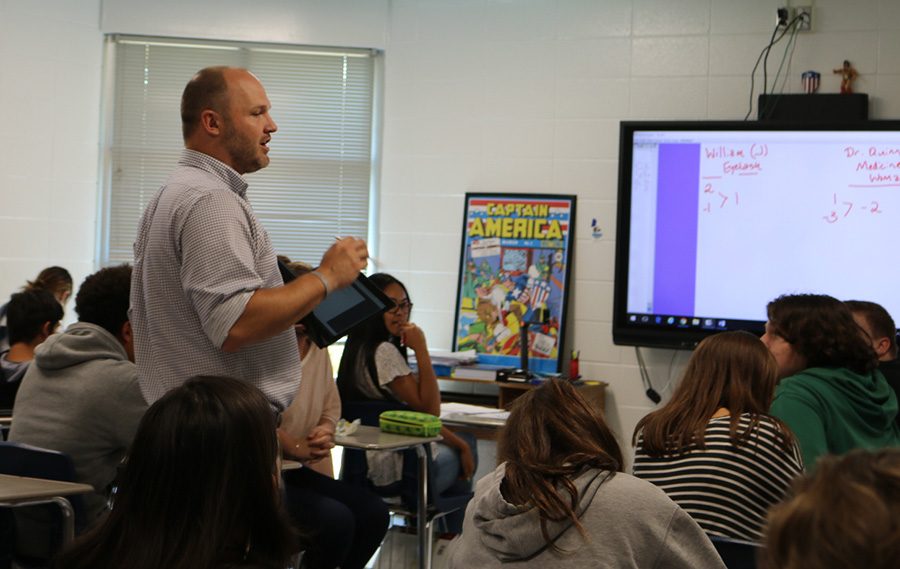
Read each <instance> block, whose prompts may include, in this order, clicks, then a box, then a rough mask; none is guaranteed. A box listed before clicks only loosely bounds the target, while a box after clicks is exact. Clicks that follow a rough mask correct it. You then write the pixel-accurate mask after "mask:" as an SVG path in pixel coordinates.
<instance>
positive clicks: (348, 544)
mask: <svg viewBox="0 0 900 569" xmlns="http://www.w3.org/2000/svg"><path fill="white" fill-rule="evenodd" d="M283 477H284V482H285V485H284V487H285V504H286V506H287V510H288V512H289V513H290V515H291V517H292V518H293V519H294V521H295V522H296V523H297V525H298V526H299V527H300V529H301V531H302V532H303V533H304V537H305V538H306V539H305V541H306V542H307V543H308V544H309V548H308V550H307V553H306V555H305V556H304V562H305V564H306V566H307V567H309V568H310V569H333V568H334V567H338V566H340V567H341V569H362V568H363V567H365V565H366V562H367V561H368V560H369V558H370V557H372V555H373V554H374V553H375V550H376V549H378V546H379V545H381V540H382V539H384V534H385V532H387V528H388V519H389V513H388V508H387V506H386V505H385V504H384V502H383V501H382V500H381V498H379V497H378V496H377V495H375V494H373V493H372V492H369V491H368V490H366V489H364V488H360V487H357V486H351V485H349V484H345V483H343V482H341V481H340V480H334V479H332V478H329V477H327V476H323V475H322V474H319V473H318V472H315V471H314V470H312V469H310V468H300V469H298V470H288V471H285V472H284V473H283Z"/></svg>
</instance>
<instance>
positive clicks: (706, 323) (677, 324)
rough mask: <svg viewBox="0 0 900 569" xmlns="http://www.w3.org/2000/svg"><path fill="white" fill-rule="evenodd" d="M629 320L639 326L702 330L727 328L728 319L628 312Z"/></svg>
mask: <svg viewBox="0 0 900 569" xmlns="http://www.w3.org/2000/svg"><path fill="white" fill-rule="evenodd" d="M628 322H630V323H631V324H635V325H639V326H654V327H663V328H697V329H701V330H727V329H728V320H725V319H722V318H705V317H702V316H701V317H698V316H677V315H669V314H632V313H629V314H628Z"/></svg>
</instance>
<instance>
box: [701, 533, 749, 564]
mask: <svg viewBox="0 0 900 569" xmlns="http://www.w3.org/2000/svg"><path fill="white" fill-rule="evenodd" d="M709 539H710V541H712V543H713V545H714V546H715V548H716V551H717V552H718V553H719V557H721V558H722V562H723V563H725V567H727V568H728V569H756V556H757V553H758V552H759V547H760V546H759V544H758V543H753V542H752V541H742V540H738V539H729V538H727V537H719V536H716V535H711V536H709Z"/></svg>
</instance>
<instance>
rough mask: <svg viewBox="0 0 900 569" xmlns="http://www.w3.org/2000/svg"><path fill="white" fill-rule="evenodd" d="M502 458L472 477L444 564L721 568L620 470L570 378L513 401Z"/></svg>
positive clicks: (611, 445)
mask: <svg viewBox="0 0 900 569" xmlns="http://www.w3.org/2000/svg"><path fill="white" fill-rule="evenodd" d="M497 451H498V458H499V460H500V461H501V464H500V465H499V466H498V467H497V469H496V470H495V471H494V472H493V473H491V474H489V475H487V476H485V477H484V478H483V479H482V480H481V481H479V482H478V485H477V488H476V490H475V497H474V498H473V500H472V502H470V503H469V507H468V508H467V510H466V517H465V522H464V526H463V528H464V529H463V533H462V536H460V537H459V538H457V540H456V541H455V542H454V543H453V544H452V545H451V552H450V567H451V568H453V567H456V568H469V567H479V568H489V567H500V566H501V565H503V564H505V563H509V562H515V563H516V566H517V567H523V568H527V567H548V566H550V567H560V568H575V567H598V566H603V567H669V568H680V567H685V568H687V567H691V568H705V567H722V562H721V560H720V559H719V557H718V555H717V554H716V552H715V550H714V549H713V546H712V544H711V543H710V541H709V539H708V538H707V537H706V536H705V535H704V534H703V530H701V529H700V527H699V526H698V525H697V524H696V523H695V522H694V521H693V520H692V519H691V518H690V516H688V515H687V514H686V513H685V512H684V511H683V510H682V509H681V508H679V507H678V506H677V505H676V504H675V503H674V502H672V500H670V499H669V498H667V497H666V495H665V494H664V493H663V492H662V491H660V490H659V489H657V488H655V487H653V485H651V484H649V483H647V482H644V481H642V480H639V479H637V478H635V477H633V476H631V475H628V474H625V473H623V472H621V468H622V453H621V451H620V450H619V445H618V443H617V442H616V440H615V437H614V436H613V434H612V432H611V431H610V430H609V427H607V426H606V423H605V422H604V421H603V419H602V418H601V417H600V416H599V415H597V414H596V413H595V412H594V411H593V410H592V409H591V408H590V406H589V405H588V404H587V402H585V400H584V399H583V398H582V397H581V395H579V394H578V391H577V389H576V388H575V387H574V386H572V384H570V383H569V382H566V381H561V380H549V381H547V383H545V384H544V385H543V386H541V387H538V388H536V389H533V390H531V391H528V392H526V393H525V394H523V395H521V396H520V397H518V398H517V399H516V401H515V403H514V404H513V408H512V411H511V413H510V416H509V419H508V420H507V422H506V426H505V427H504V428H503V430H502V431H501V435H500V441H499V443H498V447H497Z"/></svg>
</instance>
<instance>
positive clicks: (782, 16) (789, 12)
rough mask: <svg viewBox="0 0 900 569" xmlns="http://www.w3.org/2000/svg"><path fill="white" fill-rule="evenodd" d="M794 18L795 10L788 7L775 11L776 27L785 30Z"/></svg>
mask: <svg viewBox="0 0 900 569" xmlns="http://www.w3.org/2000/svg"><path fill="white" fill-rule="evenodd" d="M793 16H794V9H793V8H790V7H788V6H782V7H781V8H778V9H777V10H776V11H775V27H776V28H783V27H785V26H787V25H788V22H790V21H791V18H792V17H793Z"/></svg>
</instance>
